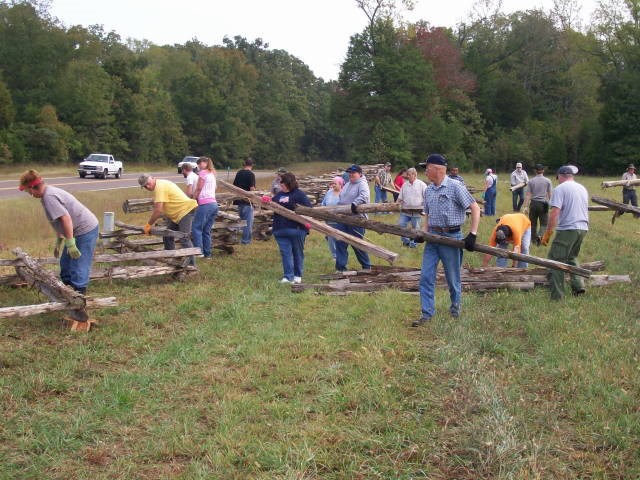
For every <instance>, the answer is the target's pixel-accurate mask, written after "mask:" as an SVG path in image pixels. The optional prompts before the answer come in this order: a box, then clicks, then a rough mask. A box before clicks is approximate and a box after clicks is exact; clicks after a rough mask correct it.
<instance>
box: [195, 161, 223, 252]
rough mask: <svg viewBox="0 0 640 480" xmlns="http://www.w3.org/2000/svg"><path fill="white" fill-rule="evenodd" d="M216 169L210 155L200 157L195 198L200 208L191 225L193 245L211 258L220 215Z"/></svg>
mask: <svg viewBox="0 0 640 480" xmlns="http://www.w3.org/2000/svg"><path fill="white" fill-rule="evenodd" d="M216 186H217V185H216V170H215V168H214V167H213V160H211V159H210V158H209V157H200V158H198V182H197V185H196V188H195V192H194V194H193V198H195V199H196V201H197V202H198V209H197V210H196V216H195V218H194V220H193V225H192V227H191V236H192V237H193V246H194V247H199V248H200V249H201V250H202V255H203V256H204V258H211V256H212V254H213V249H212V248H211V229H212V228H213V225H214V224H215V221H216V216H217V215H218V202H217V201H216Z"/></svg>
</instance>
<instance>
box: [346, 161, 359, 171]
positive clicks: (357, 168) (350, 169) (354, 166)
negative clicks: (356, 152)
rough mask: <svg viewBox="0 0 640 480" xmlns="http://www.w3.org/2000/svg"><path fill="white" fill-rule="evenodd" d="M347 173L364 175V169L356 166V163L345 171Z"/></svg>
mask: <svg viewBox="0 0 640 480" xmlns="http://www.w3.org/2000/svg"><path fill="white" fill-rule="evenodd" d="M345 172H347V173H354V172H358V173H362V168H361V167H360V165H356V164H355V163H354V164H353V165H351V166H350V167H347V169H346V170H345Z"/></svg>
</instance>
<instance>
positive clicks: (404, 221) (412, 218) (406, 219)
mask: <svg viewBox="0 0 640 480" xmlns="http://www.w3.org/2000/svg"><path fill="white" fill-rule="evenodd" d="M421 217H422V216H421V215H409V214H407V213H402V212H400V221H399V223H398V225H400V226H401V227H402V228H405V227H406V226H407V225H408V224H409V223H411V227H412V228H413V229H414V230H420V224H421V223H422V218H421ZM400 239H401V240H402V243H403V244H404V245H413V246H415V244H416V242H415V241H414V240H412V239H410V238H407V237H400Z"/></svg>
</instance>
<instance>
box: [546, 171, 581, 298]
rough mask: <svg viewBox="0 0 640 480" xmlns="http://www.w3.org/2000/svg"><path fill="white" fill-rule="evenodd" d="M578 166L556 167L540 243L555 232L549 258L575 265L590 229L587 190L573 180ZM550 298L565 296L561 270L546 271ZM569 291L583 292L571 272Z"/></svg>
mask: <svg viewBox="0 0 640 480" xmlns="http://www.w3.org/2000/svg"><path fill="white" fill-rule="evenodd" d="M576 170H577V168H576V167H574V166H572V165H565V166H562V167H560V168H559V169H558V182H560V185H558V186H557V187H556V188H555V189H554V190H553V196H552V197H551V203H550V206H551V211H550V213H549V225H547V230H546V232H545V233H544V236H543V237H542V240H541V243H542V245H544V246H547V245H548V243H549V240H550V239H551V235H553V231H554V230H556V235H555V237H554V239H553V243H552V244H551V248H550V249H549V259H551V260H556V261H558V262H563V263H568V264H569V265H576V266H577V265H578V263H577V258H578V254H579V253H580V247H581V246H582V242H583V240H584V237H585V236H586V235H587V231H588V230H589V194H588V192H587V189H586V188H584V187H583V186H582V185H580V184H579V183H578V182H576V181H575V180H574V179H573V175H574V173H575V172H576ZM547 277H548V279H549V288H550V290H551V299H552V300H560V299H562V298H563V297H564V271H562V270H549V273H548V274H547ZM571 291H572V293H573V294H574V295H582V294H583V293H585V288H584V280H583V279H582V278H581V277H579V276H578V275H573V274H572V275H571Z"/></svg>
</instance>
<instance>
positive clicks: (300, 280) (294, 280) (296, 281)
mask: <svg viewBox="0 0 640 480" xmlns="http://www.w3.org/2000/svg"><path fill="white" fill-rule="evenodd" d="M293 283H302V277H293Z"/></svg>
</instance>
